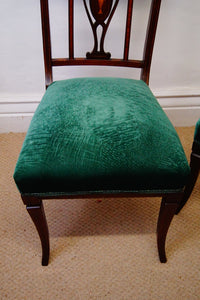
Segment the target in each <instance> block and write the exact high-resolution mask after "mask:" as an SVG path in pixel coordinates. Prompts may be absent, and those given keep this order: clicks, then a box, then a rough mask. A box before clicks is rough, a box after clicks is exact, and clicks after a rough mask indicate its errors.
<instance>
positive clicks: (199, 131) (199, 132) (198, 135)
mask: <svg viewBox="0 0 200 300" xmlns="http://www.w3.org/2000/svg"><path fill="white" fill-rule="evenodd" d="M194 140H195V142H197V143H199V144H200V119H199V120H198V121H197V123H196V127H195V132H194Z"/></svg>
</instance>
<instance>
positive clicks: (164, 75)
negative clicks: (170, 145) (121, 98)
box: [0, 0, 200, 132]
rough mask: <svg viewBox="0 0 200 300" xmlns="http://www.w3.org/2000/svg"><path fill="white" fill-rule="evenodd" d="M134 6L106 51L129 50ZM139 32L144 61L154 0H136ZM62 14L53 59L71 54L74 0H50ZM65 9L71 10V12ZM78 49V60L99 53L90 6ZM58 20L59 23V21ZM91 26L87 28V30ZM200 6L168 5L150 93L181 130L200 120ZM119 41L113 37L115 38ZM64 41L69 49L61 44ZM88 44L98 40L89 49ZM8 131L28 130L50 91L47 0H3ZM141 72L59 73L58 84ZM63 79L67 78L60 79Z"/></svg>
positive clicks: (134, 52) (3, 97)
mask: <svg viewBox="0 0 200 300" xmlns="http://www.w3.org/2000/svg"><path fill="white" fill-rule="evenodd" d="M125 4H126V1H125V0H121V2H120V4H119V7H118V10H117V11H116V15H115V16H114V18H113V20H112V23H111V25H112V24H113V27H112V28H110V30H109V32H108V35H107V39H106V50H108V51H111V53H112V54H113V57H114V56H117V57H119V56H120V55H121V53H122V49H121V48H120V47H119V46H118V44H117V43H118V42H120V45H123V39H122V34H123V30H121V29H120V28H121V27H122V26H121V25H123V19H122V13H123V11H125V10H126V5H125ZM134 5H135V9H136V14H135V16H134V20H133V25H134V30H133V32H132V35H133V37H134V38H135V43H133V44H131V49H130V54H131V57H133V58H136V59H137V58H141V49H142V42H143V39H144V34H143V29H145V26H146V23H145V22H144V20H145V16H146V13H147V8H148V7H149V0H135V4H134ZM50 7H51V9H53V11H54V12H55V14H54V16H53V21H52V40H53V41H55V43H56V45H57V47H54V48H53V55H58V56H67V48H66V47H65V44H67V23H66V19H65V14H67V0H50ZM63 7H64V9H63ZM75 8H76V10H75V11H76V15H78V18H77V19H78V22H76V31H77V29H78V25H79V26H80V28H79V29H80V33H77V35H76V39H75V44H76V45H77V44H78V50H77V52H76V54H77V55H79V56H81V55H84V54H85V52H87V51H88V50H91V49H92V46H93V42H92V33H91V32H90V29H89V31H88V28H89V27H88V26H90V25H89V23H88V20H87V18H86V15H85V12H84V10H83V4H82V0H77V1H76V7H75ZM55 16H57V17H55ZM84 27H85V28H84ZM199 30H200V1H199V0H191V1H188V0H163V3H162V6H161V13H160V19H159V24H158V31H157V36H156V43H155V49H154V56H153V62H152V69H151V77H150V87H151V88H152V90H153V92H154V94H155V95H156V96H157V98H158V100H159V101H160V103H161V105H162V106H163V107H164V109H165V110H166V112H167V114H168V115H169V117H170V119H171V120H172V122H173V123H174V124H175V125H180V126H182V125H185V126H190V125H193V124H195V122H196V120H197V119H198V118H199V116H200V58H199V54H200V38H199ZM111 37H112V39H111ZM63 38H64V44H63V43H61V40H62V39H63ZM87 38H88V39H90V43H88V41H87ZM0 63H1V65H0V132H6V131H25V130H26V129H27V126H28V124H29V122H30V119H31V117H32V115H33V112H34V111H35V109H36V107H37V105H38V103H39V101H40V99H41V97H42V94H43V93H44V68H43V54H42V37H41V24H40V6H39V0H37V1H36V0H28V1H27V0H18V1H16V0H1V1H0ZM136 73H137V72H132V71H131V70H128V71H126V70H125V69H123V68H119V69H116V68H111V70H110V71H109V70H108V69H107V68H104V67H103V68H100V67H95V68H93V69H91V67H84V68H82V69H79V68H78V67H73V68H70V69H66V68H63V69H60V68H59V70H58V69H57V70H56V72H55V75H56V76H55V79H59V78H61V79H63V78H69V77H80V76H93V75H94V76H104V75H106V76H124V77H129V76H131V77H134V75H136ZM58 74H59V76H58Z"/></svg>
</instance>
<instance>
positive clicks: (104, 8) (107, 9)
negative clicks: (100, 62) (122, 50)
mask: <svg viewBox="0 0 200 300" xmlns="http://www.w3.org/2000/svg"><path fill="white" fill-rule="evenodd" d="M83 2H84V6H85V9H86V13H87V16H88V19H89V22H90V25H91V27H92V32H93V36H94V48H93V50H92V52H88V53H87V54H86V57H87V58H90V59H109V58H110V57H111V54H110V53H109V52H107V53H106V52H105V51H104V40H105V35H106V32H107V29H108V26H109V24H110V21H111V19H112V17H113V14H114V12H115V10H116V7H117V5H118V2H119V0H115V2H114V5H113V0H90V1H89V4H90V11H91V14H92V16H93V18H94V19H95V21H94V22H93V20H92V17H91V14H90V11H89V9H88V5H87V4H86V0H83ZM106 20H107V22H106ZM98 26H101V27H102V34H101V38H100V42H99V41H98V36H97V28H98ZM98 49H99V50H98Z"/></svg>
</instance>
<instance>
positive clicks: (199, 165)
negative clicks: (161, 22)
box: [21, 0, 200, 266]
mask: <svg viewBox="0 0 200 300" xmlns="http://www.w3.org/2000/svg"><path fill="white" fill-rule="evenodd" d="M73 3H74V1H73V0H68V5H69V57H68V58H52V54H51V38H50V25H49V9H48V0H40V4H41V16H42V33H43V50H44V63H45V82H46V86H47V87H48V85H49V84H50V83H51V82H52V81H53V75H52V68H53V67H55V66H70V65H79V66H80V65H99V66H117V67H134V68H140V69H141V79H142V80H143V81H145V82H146V83H147V84H148V83H149V73H150V67H151V60H152V52H153V46H154V41H155V34H156V28H157V23H158V16H159V10H160V5H161V0H152V4H151V9H150V17H149V22H148V28H147V34H146V41H145V46H144V55H143V60H129V59H128V57H129V45H130V32H131V20H132V10H133V0H129V1H128V7H127V22H126V30H125V42H124V55H123V58H122V59H113V58H112V59H111V58H110V59H105V58H103V59H102V58H100V59H97V58H93V59H88V58H74V34H73V32H74V28H73V27H74V25H73V16H74V9H73ZM190 166H191V176H190V179H189V182H188V184H187V185H186V187H185V188H184V189H183V190H182V191H174V192H173V191H170V192H159V193H145V194H144V193H120V194H115V195H113V194H104V195H102V194H94V193H93V194H92V193H91V194H82V195H62V196H60V195H56V194H55V195H53V196H49V197H47V196H43V195H42V194H41V195H34V194H33V195H29V194H22V195H21V196H22V200H23V202H24V204H25V205H26V207H27V211H28V213H29V215H30V217H31V218H32V220H33V223H34V224H35V226H36V229H37V231H38V234H39V237H40V240H41V244H42V265H44V266H45V265H48V262H49V249H50V248H49V233H48V226H47V222H46V217H45V213H44V208H43V203H42V200H44V199H52V198H58V199H63V198H68V199H73V198H76V199H77V198H91V197H92V198H93V197H94V198H97V197H101V198H102V197H113V196H115V197H120V198H122V197H145V196H146V197H162V202H161V207H160V213H159V217H158V223H157V245H158V253H159V258H160V261H161V262H166V261H167V259H166V253H165V241H166V236H167V232H168V229H169V226H170V223H171V221H172V219H173V216H174V214H175V213H176V214H177V213H178V212H179V211H180V210H181V209H182V207H183V206H184V205H185V203H186V202H187V200H188V198H189V196H190V194H191V192H192V189H193V187H194V185H195V182H196V180H197V177H198V174H199V169H200V146H199V144H197V143H196V142H194V144H193V150H192V154H191V163H190Z"/></svg>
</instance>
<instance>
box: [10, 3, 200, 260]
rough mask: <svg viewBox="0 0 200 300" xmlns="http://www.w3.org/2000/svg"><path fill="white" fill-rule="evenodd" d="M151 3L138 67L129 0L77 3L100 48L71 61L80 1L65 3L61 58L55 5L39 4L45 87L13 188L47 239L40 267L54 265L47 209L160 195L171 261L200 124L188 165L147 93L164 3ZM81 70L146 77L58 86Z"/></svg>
mask: <svg viewBox="0 0 200 300" xmlns="http://www.w3.org/2000/svg"><path fill="white" fill-rule="evenodd" d="M52 1H53V0H52ZM54 1H55V3H56V0H54ZM81 1H82V2H81ZM149 1H150V2H149V3H150V4H151V5H150V8H149V19H148V20H147V21H148V22H147V30H146V37H145V39H144V46H143V55H142V56H140V57H142V58H140V59H139V60H136V59H130V57H132V56H131V55H130V52H131V51H130V46H131V43H130V41H131V39H132V38H131V36H132V34H131V27H132V19H133V18H134V12H133V8H134V7H135V3H134V1H133V0H80V1H77V2H78V3H79V4H82V8H83V11H84V15H85V17H86V20H87V19H88V24H87V25H88V29H89V30H91V33H92V35H91V36H92V39H93V43H94V46H93V48H92V47H91V48H92V49H86V51H87V52H86V54H85V55H83V57H75V53H76V51H75V50H76V49H75V47H74V46H75V43H74V41H75V39H74V33H75V32H76V31H75V30H74V23H75V22H74V17H75V15H76V14H75V11H74V10H75V1H74V0H68V29H69V33H68V47H69V48H68V57H65V58H55V57H52V47H51V33H50V24H51V23H50V20H49V16H51V14H49V2H48V0H40V3H41V16H42V34H43V50H44V64H45V79H46V87H48V89H47V91H46V92H45V94H44V96H43V98H42V100H41V102H40V104H39V106H38V108H37V110H36V112H35V114H34V116H33V119H32V121H31V124H30V126H29V130H28V132H27V135H26V138H25V140H24V143H23V147H22V150H21V152H20V155H19V159H18V161H17V164H16V168H15V172H14V180H15V182H16V185H17V187H18V190H19V191H20V193H21V197H22V200H23V202H24V204H25V205H26V208H27V211H28V213H29V215H30V217H31V219H32V221H33V223H34V224H35V226H36V229H37V231H38V234H39V237H40V240H41V244H42V265H47V264H48V261H49V249H50V248H49V233H48V226H47V222H46V217H45V212H44V207H43V202H42V201H43V200H44V199H45V200H47V199H66V201H68V199H73V198H75V199H76V198H91V197H94V198H97V197H115V198H117V197H120V198H123V197H129V198H130V197H162V202H161V207H160V213H159V216H158V223H157V246H158V253H159V258H160V261H161V262H166V254H165V240H166V236H167V232H168V229H169V226H170V223H171V221H172V219H173V216H174V214H175V213H178V212H179V211H180V210H181V209H182V207H183V206H184V205H185V203H186V202H187V200H188V198H189V196H190V194H191V192H192V189H193V187H194V185H195V182H196V180H197V177H198V174H199V169H200V147H199V145H200V122H198V124H197V127H196V130H195V139H194V145H193V152H192V154H191V163H190V165H189V164H188V161H187V158H186V156H185V153H184V150H183V147H182V145H181V142H180V140H179V137H178V135H177V132H176V130H175V128H174V127H173V125H172V124H171V122H170V121H169V119H168V117H167V116H166V114H165V112H164V111H163V109H162V108H161V106H160V105H159V103H158V101H157V99H156V98H155V97H154V95H153V93H152V92H151V90H150V88H149V86H148V84H149V72H150V67H151V60H152V52H153V46H154V41H155V34H156V28H157V23H158V16H159V11H160V5H161V0H149ZM61 2H64V1H61ZM66 2H67V0H66ZM77 2H76V4H77ZM138 2H139V3H140V4H141V3H142V2H143V1H138ZM144 2H145V3H146V1H144ZM66 4H67V3H66ZM120 5H127V7H125V6H123V9H122V12H124V20H123V21H122V20H121V23H120V22H119V23H120V24H124V25H122V26H124V28H123V33H124V40H123V41H122V39H121V38H118V41H119V42H120V41H121V42H122V44H121V47H122V49H121V50H122V51H121V58H114V57H113V55H112V54H111V53H110V52H107V51H105V48H106V47H105V45H104V44H105V39H106V37H107V32H108V29H109V28H110V26H111V23H112V22H113V23H114V20H113V19H114V18H113V17H114V16H117V13H116V12H117V11H118V12H119V8H120ZM121 7H122V6H121ZM124 8H125V10H124ZM66 11H67V9H66ZM120 12H121V11H120ZM50 13H51V11H50ZM118 18H121V16H119V15H118ZM116 20H118V19H117V18H116V19H115V21H116ZM124 21H125V22H124ZM79 25H80V24H79ZM81 25H82V24H81ZM118 30H119V28H118ZM120 30H121V28H120ZM120 34H121V33H120ZM85 39H86V38H85ZM113 44H114V43H113ZM117 50H118V49H117ZM84 51H85V50H84ZM116 56H117V55H115V57H116ZM76 65H77V66H94V65H96V66H116V67H128V68H137V69H140V70H141V76H140V80H135V79H130V78H122V77H123V76H122V77H120V78H119V77H80V78H70V79H67V80H58V81H54V82H53V72H52V71H53V68H54V67H59V66H76ZM51 83H52V84H51ZM148 205H150V201H149V199H148ZM145 209H146V208H145ZM142 210H143V208H142V207H141V213H142ZM133 219H134V218H133Z"/></svg>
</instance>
